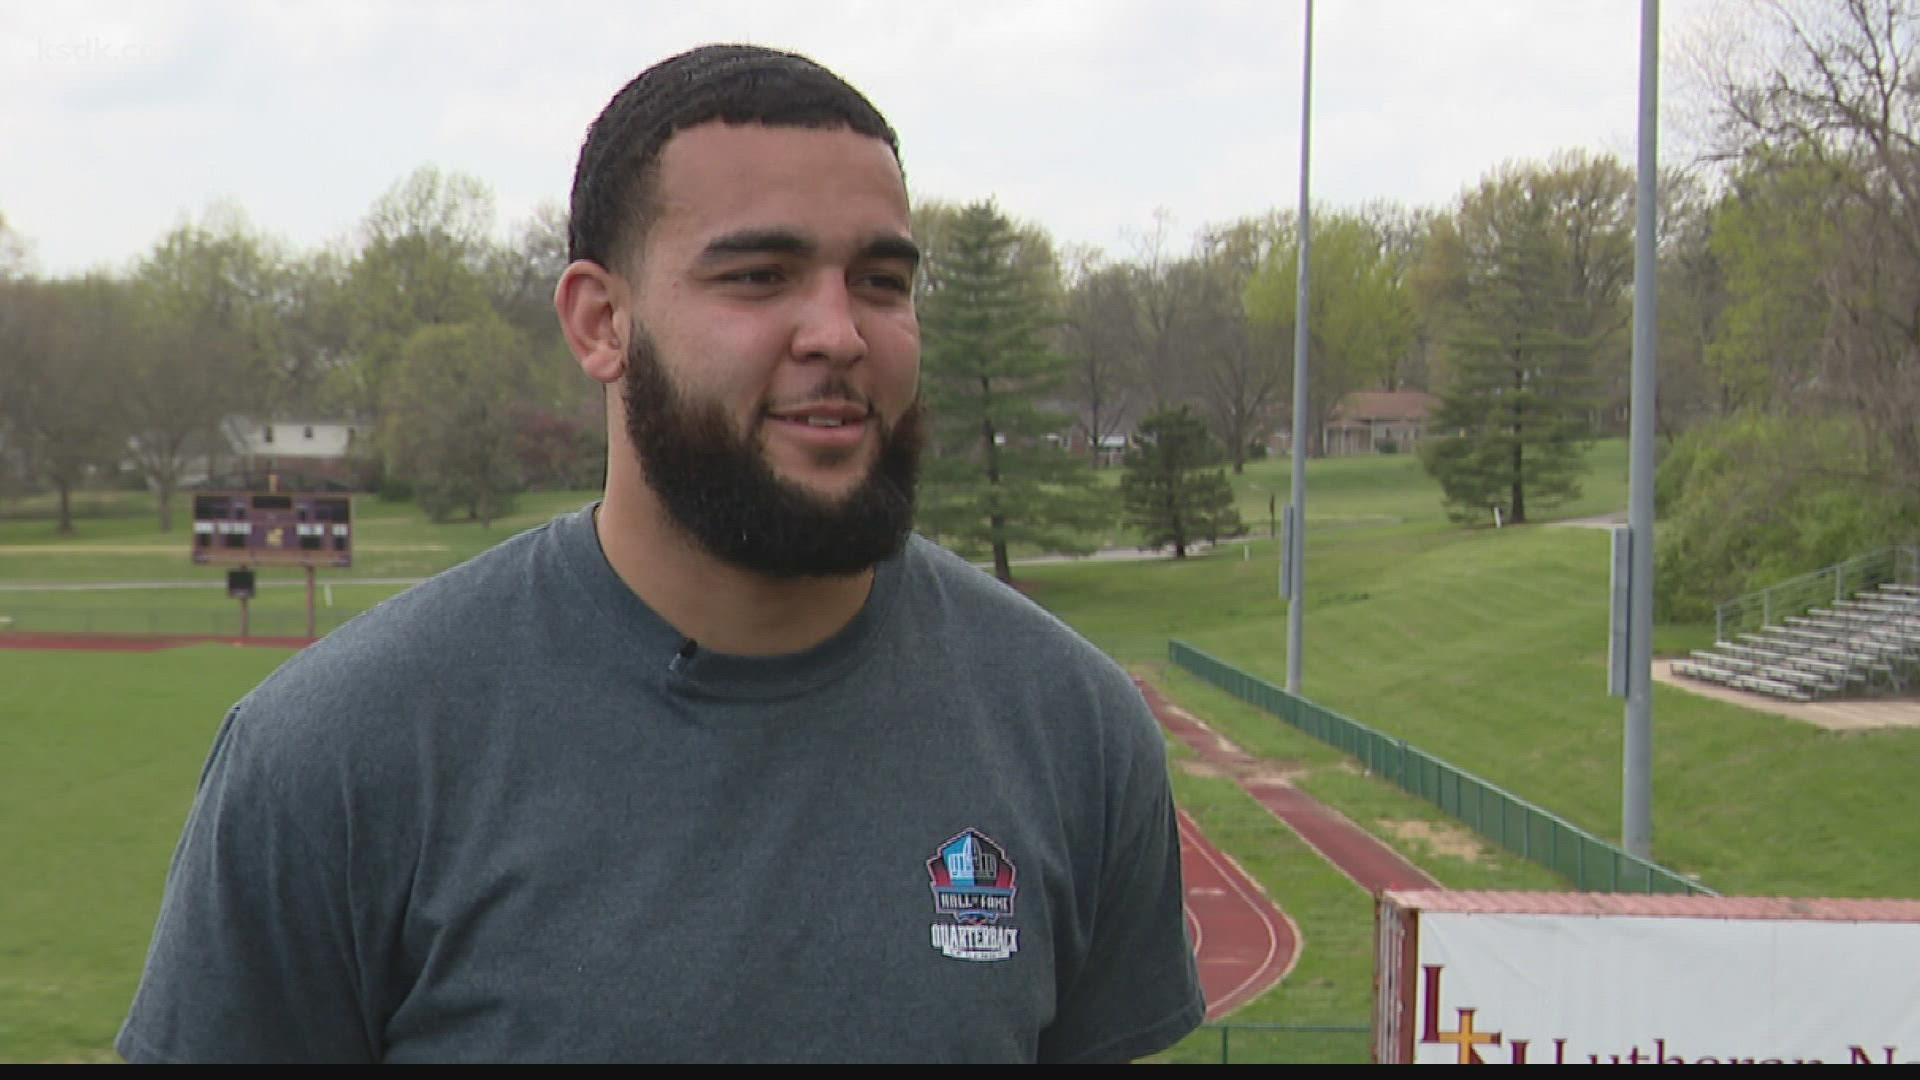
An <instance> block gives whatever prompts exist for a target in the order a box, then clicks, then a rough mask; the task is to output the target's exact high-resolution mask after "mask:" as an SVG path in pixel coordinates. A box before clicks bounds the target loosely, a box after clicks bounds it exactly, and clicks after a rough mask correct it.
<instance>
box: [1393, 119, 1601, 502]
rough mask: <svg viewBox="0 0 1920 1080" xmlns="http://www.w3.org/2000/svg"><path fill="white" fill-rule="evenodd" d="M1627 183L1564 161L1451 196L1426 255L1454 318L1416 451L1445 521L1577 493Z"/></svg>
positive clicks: (1585, 160) (1503, 175)
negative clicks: (1452, 205)
mask: <svg viewBox="0 0 1920 1080" xmlns="http://www.w3.org/2000/svg"><path fill="white" fill-rule="evenodd" d="M1632 190H1633V181H1632V175H1631V174H1630V173H1628V172H1627V170H1626V169H1625V168H1624V167H1622V166H1620V165H1619V164H1618V163H1617V162H1612V161H1610V160H1606V159H1595V158H1590V157H1586V156H1584V155H1569V156H1564V157H1561V158H1559V159H1557V160H1556V161H1555V162H1554V163H1553V164H1552V165H1551V166H1549V167H1547V168H1541V167H1538V166H1532V167H1517V166H1509V167H1507V168H1505V169H1503V170H1501V171H1500V172H1498V173H1496V174H1495V175H1493V176H1491V177H1489V178H1487V179H1486V180H1484V181H1482V183H1481V185H1480V187H1479V188H1477V189H1476V190H1474V191H1472V192H1469V193H1468V194H1467V195H1466V196H1465V197H1463V198H1462V200H1461V203H1460V207H1459V210H1458V211H1457V212H1456V213H1455V214H1454V215H1453V217H1452V220H1451V221H1450V222H1448V223H1447V224H1446V225H1445V226H1442V227H1439V228H1436V230H1435V232H1434V234H1433V238H1432V240H1431V242H1430V244H1429V257H1430V258H1432V259H1434V260H1435V262H1436V264H1437V265H1441V266H1445V267H1448V268H1449V269H1450V270H1451V271H1452V272H1453V273H1454V274H1455V275H1457V276H1456V277H1455V279H1454V280H1452V281H1449V282H1443V283H1442V287H1443V289H1444V292H1445V294H1446V295H1448V296H1450V297H1451V298H1452V301H1453V304H1454V306H1455V308H1456V310H1455V312H1454V317H1453V320H1452V332H1451V336H1450V339H1449V341H1448V342H1447V352H1448V379H1447V382H1446V384H1445V385H1444V386H1443V387H1441V388H1440V398H1441V404H1440V407H1439V410H1438V412H1437V413H1436V415H1435V416H1434V417H1433V419H1432V427H1433V429H1434V430H1435V432H1436V433H1437V434H1436V435H1435V436H1433V437H1430V438H1428V439H1427V440H1426V441H1425V442H1424V443H1423V444H1422V447H1421V459H1422V463H1423V464H1424V465H1425V466H1426V468H1427V471H1428V472H1429V473H1430V474H1431V475H1432V476H1433V477H1434V478H1435V479H1436V480H1438V481H1439V482H1440V486H1441V490H1442V492H1443V493H1444V497H1445V501H1446V504H1447V506H1448V513H1449V515H1450V516H1452V517H1453V518H1454V519H1455V520H1458V521H1471V520H1476V519H1478V518H1480V516H1481V515H1484V514H1486V513H1487V512H1488V511H1489V510H1495V511H1498V512H1500V513H1502V514H1504V516H1505V518H1506V520H1508V521H1511V522H1515V523H1518V522H1524V521H1526V520H1527V510H1528V504H1529V502H1530V501H1531V502H1532V503H1534V504H1537V505H1552V504H1553V503H1556V502H1559V501H1563V500H1565V499H1569V498H1572V497H1574V496H1575V495H1577V494H1578V493H1579V476H1580V473H1581V471H1582V470H1583V469H1584V468H1585V455H1584V449H1585V447H1586V445H1587V444H1588V443H1589V442H1590V441H1591V439H1592V433H1593V430H1594V419H1595V416H1594V414H1595V412H1596V410H1597V400H1596V393H1595V389H1594V387H1595V381H1596V362H1597V357H1598V356H1599V355H1600V354H1601V353H1602V351H1603V350H1610V351H1617V350H1619V348H1620V345H1621V343H1620V341H1619V339H1620V338H1621V337H1622V336H1623V335H1621V333H1620V331H1621V330H1622V329H1623V328H1624V326H1625V324H1626V321H1627V316H1628V314H1629V312H1628V311H1627V308H1626V301H1625V292H1626V286H1627V285H1628V283H1629V282H1630V281H1631V280H1632V267H1633V259H1632V247H1633V245H1632V233H1631V211H1632V206H1631V195H1632Z"/></svg>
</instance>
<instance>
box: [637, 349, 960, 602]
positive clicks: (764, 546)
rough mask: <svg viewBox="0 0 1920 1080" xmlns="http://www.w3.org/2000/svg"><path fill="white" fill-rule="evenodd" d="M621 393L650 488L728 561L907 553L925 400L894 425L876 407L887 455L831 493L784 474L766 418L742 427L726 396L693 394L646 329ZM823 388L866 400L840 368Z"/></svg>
mask: <svg viewBox="0 0 1920 1080" xmlns="http://www.w3.org/2000/svg"><path fill="white" fill-rule="evenodd" d="M622 392H623V394H624V396H625V398H626V405H627V436H628V438H630V439H631V440H632V442H633V447H634V451H635V453H636V454H637V455H638V456H639V458H640V468H641V472H642V474H643V475H644V476H645V477H646V482H647V486H648V487H650V488H652V489H653V491H654V494H656V495H657V496H659V498H660V502H661V504H662V505H663V506H664V507H665V508H666V512H667V515H668V517H669V518H671V519H672V520H673V522H674V523H675V524H677V525H678V526H679V527H680V528H681V529H683V530H685V531H686V532H687V533H688V534H689V535H690V536H692V537H693V539H694V540H695V541H697V542H698V543H699V544H700V546H701V547H704V548H706V549H707V551H708V552H710V553H711V554H713V555H714V556H715V557H717V558H719V559H720V560H722V561H724V562H727V563H731V564H732V565H734V566H737V567H739V568H741V569H743V570H751V571H754V572H756V573H760V574H766V575H768V576H770V577H777V578H795V577H809V576H818V577H825V576H834V575H846V574H853V573H857V572H859V571H862V570H865V569H867V568H869V567H871V566H873V565H874V564H876V563H878V562H880V561H881V560H883V559H886V558H888V557H889V556H891V555H894V554H895V553H897V552H898V551H899V550H900V548H901V546H902V545H903V544H904V543H905V542H906V539H907V534H908V533H909V532H910V531H911V530H912V528H913V496H914V481H915V478H916V477H917V475H918V473H919V466H920V445H921V411H922V410H921V406H920V402H919V401H918V400H917V399H916V400H915V401H914V402H913V404H912V405H910V406H909V407H908V408H907V410H906V411H905V412H904V413H902V414H901V416H900V419H899V420H898V421H896V422H895V423H893V424H891V425H889V424H887V423H886V422H885V421H883V420H882V419H881V418H880V417H879V415H878V414H877V413H875V414H873V415H871V416H869V417H868V419H867V423H870V424H874V425H876V426H877V429H878V432H879V441H880V452H879V454H878V456H877V457H876V458H875V460H874V463H873V465H872V466H871V468H870V469H869V470H868V472H867V475H866V476H865V477H863V478H862V479H861V480H860V482H859V484H857V485H856V486H855V487H854V488H853V490H851V491H849V492H847V493H846V494H845V495H843V496H841V497H839V498H837V499H830V498H826V497H823V496H820V495H816V494H813V493H812V492H809V491H807V490H806V489H805V488H802V487H801V486H800V485H798V484H795V483H793V482H791V481H788V480H783V479H781V478H780V477H779V476H778V475H777V474H775V473H774V471H773V468H772V466H770V465H768V464H767V460H766V456H765V453H764V447H763V445H762V442H761V439H760V437H759V435H758V434H757V432H758V430H759V424H760V422H761V421H760V420H759V419H758V418H756V421H755V428H754V430H752V431H748V432H745V433H742V432H736V431H735V430H734V428H733V425H732V424H731V423H730V422H729V421H728V419H727V414H726V411H725V410H724V409H723V408H722V407H721V405H720V404H719V403H718V402H711V401H709V402H701V403H693V402H689V401H687V400H686V398H685V397H683V396H682V395H681V394H680V392H679V389H678V388H677V387H675V386H674V385H673V383H672V381H671V380H670V379H669V378H668V376H667V373H666V370H665V369H664V368H663V367H662V366H661V364H660V359H659V356H658V355H657V350H656V349H655V347H654V342H653V338H652V337H651V336H650V335H649V334H647V333H646V331H645V330H644V329H642V328H641V327H639V326H635V327H634V333H633V344H632V345H631V346H630V347H629V348H628V350H627V372H626V376H625V378H624V380H623V386H622ZM813 397H814V398H818V399H823V400H857V396H856V395H855V394H854V393H853V391H852V390H851V388H849V387H847V385H846V383H845V380H844V379H842V378H840V377H839V376H837V375H836V376H832V377H830V378H828V379H826V380H824V381H823V382H822V384H821V385H820V386H819V387H817V388H815V390H814V394H813Z"/></svg>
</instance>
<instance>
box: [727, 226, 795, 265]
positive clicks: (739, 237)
mask: <svg viewBox="0 0 1920 1080" xmlns="http://www.w3.org/2000/svg"><path fill="white" fill-rule="evenodd" d="M814 251H815V246H814V243H813V241H811V240H808V239H807V238H806V237H804V236H801V235H800V234H799V233H796V232H792V231H790V230H787V229H742V230H740V231H739V232H730V233H726V234H725V235H722V236H716V237H714V238H713V239H712V240H709V241H707V246H706V247H704V248H702V249H701V250H700V261H701V262H717V261H719V260H721V259H729V258H733V257H735V256H738V255H802V256H805V255H812V254H813V253H814Z"/></svg>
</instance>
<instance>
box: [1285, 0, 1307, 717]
mask: <svg viewBox="0 0 1920 1080" xmlns="http://www.w3.org/2000/svg"><path fill="white" fill-rule="evenodd" d="M1312 127H1313V0H1307V30H1306V47H1305V49H1304V50H1303V51H1302V52H1301V58H1300V290H1299V292H1298V293H1297V294H1296V295H1295V297H1294V302H1293V446H1292V451H1293V499H1292V503H1291V508H1292V512H1293V522H1292V527H1291V528H1289V529H1288V530H1287V550H1286V558H1287V578H1288V585H1289V590H1288V596H1287V692H1288V693H1290V694H1298V693H1300V666H1301V664H1300V662H1301V654H1302V653H1304V652H1305V651H1306V644H1307V638H1306V620H1305V618H1304V617H1303V616H1304V614H1305V612H1306V607H1307V603H1306V599H1307V586H1306V581H1307V577H1306V572H1305V571H1306V566H1307V554H1306V553H1307V252H1308V247H1309V240H1310V237H1311V233H1310V232H1309V231H1308V229H1307V191H1308V188H1307V160H1308V148H1309V147H1310V146H1311V145H1312V143H1313V140H1312V138H1311V134H1310V133H1311V131H1312Z"/></svg>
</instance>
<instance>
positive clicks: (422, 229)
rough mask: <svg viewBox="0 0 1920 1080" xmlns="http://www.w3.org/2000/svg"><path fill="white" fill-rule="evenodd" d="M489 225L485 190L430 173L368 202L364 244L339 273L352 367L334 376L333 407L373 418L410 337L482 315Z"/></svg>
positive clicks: (486, 301)
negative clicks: (343, 273) (344, 274)
mask: <svg viewBox="0 0 1920 1080" xmlns="http://www.w3.org/2000/svg"><path fill="white" fill-rule="evenodd" d="M492 225H493V196H492V194H491V193H490V192H489V191H488V190H487V187H486V185H485V184H482V183H481V182H480V181H478V180H475V179H473V178H472V177H469V176H464V175H461V174H459V173H452V174H448V173H442V172H441V171H440V170H438V169H435V168H433V167H431V166H428V167H423V168H421V169H418V170H416V171H415V172H414V173H413V174H412V175H411V176H409V177H407V179H405V180H404V181H402V182H400V183H399V184H396V185H395V186H394V187H393V188H391V189H389V190H388V191H387V192H386V193H385V194H384V195H382V196H381V197H380V198H379V199H378V200H376V201H375V202H374V205H373V208H372V209H371V210H370V211H369V212H368V214H367V217H366V219H365V220H364V221H363V222H362V225H361V229H362V232H363V234H364V235H365V238H366V242H365V245H364V246H363V247H362V248H361V250H360V252H359V255H358V257H357V258H356V259H354V261H353V263H352V265H351V266H350V267H349V268H348V272H347V281H346V292H345V297H344V298H345V302H346V304H347V307H348V311H349V312H350V326H351V327H352V334H351V339H350V352H351V358H352V359H351V362H350V363H349V364H346V365H342V366H341V367H339V368H336V369H335V371H334V377H335V379H336V383H335V385H334V386H332V387H331V388H330V392H331V394H332V397H333V400H335V401H337V402H340V403H342V404H344V405H346V406H347V408H348V409H349V411H351V412H353V413H355V414H358V415H361V416H378V415H379V409H380V405H381V402H382V401H383V399H384V396H385V395H384V393H383V391H384V386H383V383H384V380H385V378H386V376H387V373H388V372H389V371H390V370H391V369H392V367H393V366H394V365H395V364H396V363H397V362H398V361H399V358H400V353H401V350H402V349H403V348H404V347H405V345H406V342H407V341H408V339H409V338H410V337H412V335H413V334H414V332H415V331H417V330H419V329H421V328H422V327H428V326H446V325H451V324H454V323H461V322H467V321H470V320H474V319H479V318H481V317H482V315H483V314H485V313H488V312H490V310H491V307H492V305H491V302H490V297H489V295H488V288H487V286H488V275H487V263H488V259H489V257H490V255H491V247H490V241H489V238H488V234H489V232H490V230H491V229H492Z"/></svg>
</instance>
